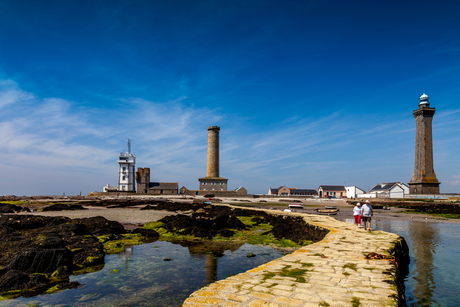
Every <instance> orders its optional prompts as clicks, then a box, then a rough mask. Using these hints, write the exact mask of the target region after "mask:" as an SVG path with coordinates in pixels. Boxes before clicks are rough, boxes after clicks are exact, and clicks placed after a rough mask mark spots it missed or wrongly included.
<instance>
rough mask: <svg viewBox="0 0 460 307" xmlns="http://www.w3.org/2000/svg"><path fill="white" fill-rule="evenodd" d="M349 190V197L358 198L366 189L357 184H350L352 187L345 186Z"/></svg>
mask: <svg viewBox="0 0 460 307" xmlns="http://www.w3.org/2000/svg"><path fill="white" fill-rule="evenodd" d="M345 189H346V190H347V198H356V197H358V195H360V194H365V193H366V191H364V190H363V189H360V188H358V187H357V186H355V185H354V186H350V187H345Z"/></svg>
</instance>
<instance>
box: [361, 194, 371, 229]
mask: <svg viewBox="0 0 460 307" xmlns="http://www.w3.org/2000/svg"><path fill="white" fill-rule="evenodd" d="M373 215H374V209H373V208H372V205H371V202H370V201H369V200H366V202H365V203H364V205H363V206H362V207H361V217H362V219H363V224H364V229H365V230H371V219H372V216H373Z"/></svg>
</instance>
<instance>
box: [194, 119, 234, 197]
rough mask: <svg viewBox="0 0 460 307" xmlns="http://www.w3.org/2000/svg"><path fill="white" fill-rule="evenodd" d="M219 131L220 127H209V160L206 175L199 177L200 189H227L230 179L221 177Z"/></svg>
mask: <svg viewBox="0 0 460 307" xmlns="http://www.w3.org/2000/svg"><path fill="white" fill-rule="evenodd" d="M219 131H220V127H217V126H209V127H208V161H207V169H206V177H203V178H200V179H198V181H199V182H200V190H206V191H212V190H215V191H227V182H228V179H226V178H222V177H219Z"/></svg>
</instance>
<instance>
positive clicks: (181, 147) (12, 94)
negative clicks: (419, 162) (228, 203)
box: [0, 80, 459, 194]
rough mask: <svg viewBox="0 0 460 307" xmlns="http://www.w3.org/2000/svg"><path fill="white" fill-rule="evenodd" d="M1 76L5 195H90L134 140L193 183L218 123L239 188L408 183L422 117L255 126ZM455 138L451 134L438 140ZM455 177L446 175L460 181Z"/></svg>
mask: <svg viewBox="0 0 460 307" xmlns="http://www.w3.org/2000/svg"><path fill="white" fill-rule="evenodd" d="M0 84H2V87H1V88H0V106H2V114H4V115H6V116H2V119H1V120H0V143H1V144H2V151H1V152H0V168H1V169H2V172H7V173H8V174H9V176H6V177H3V178H2V179H0V180H2V181H1V182H0V194H15V193H16V194H53V193H56V192H55V191H67V192H68V193H77V192H78V191H81V190H83V191H84V193H87V192H89V191H94V190H100V189H101V187H102V186H103V185H105V184H106V183H111V184H114V185H115V184H116V171H117V163H116V159H117V155H118V153H119V152H120V151H125V150H126V145H125V143H126V139H127V138H130V139H132V145H133V146H132V149H133V151H134V152H135V154H136V156H137V166H138V167H150V168H151V171H152V180H159V181H175V182H179V183H180V185H181V186H182V185H185V186H187V187H188V188H191V189H194V188H197V186H198V183H197V179H198V178H199V177H202V176H205V172H206V150H207V131H206V128H207V127H208V126H210V125H218V126H221V174H220V175H221V176H223V177H227V178H230V185H231V187H234V188H236V187H237V186H246V187H247V188H248V189H249V190H250V192H251V193H264V192H265V191H266V189H267V188H268V187H269V186H279V185H290V186H296V187H299V188H301V187H304V188H315V187H317V186H318V185H319V184H344V183H346V184H353V185H358V186H360V187H362V188H367V186H369V187H370V186H372V185H374V184H375V182H374V181H373V180H372V182H368V181H367V180H368V179H369V178H374V177H381V178H382V179H381V180H380V181H382V182H383V181H388V180H401V181H404V179H405V177H407V178H409V177H410V173H411V172H412V163H413V162H412V157H413V146H412V145H409V146H408V144H407V143H408V142H413V131H414V130H415V127H414V123H413V122H412V121H410V122H408V121H407V119H402V118H401V119H398V117H395V118H392V121H387V120H383V119H382V118H380V117H378V115H375V116H374V115H369V116H367V117H366V118H360V119H358V120H357V119H354V118H353V116H352V115H350V114H345V113H343V112H339V113H333V114H330V115H325V116H323V117H315V118H306V117H304V118H301V117H296V116H293V117H291V118H287V119H282V118H281V119H280V120H279V121H278V122H269V123H267V124H266V125H265V127H264V129H262V130H260V129H258V130H257V131H255V129H254V128H253V127H252V126H251V125H250V124H248V123H250V121H251V118H250V117H245V114H242V116H236V115H235V114H226V113H225V112H222V110H221V109H211V108H205V107H196V106H195V105H194V103H193V101H191V99H189V98H187V97H185V96H182V97H177V98H176V99H173V100H170V101H148V100H145V99H141V98H129V99H127V98H123V99H119V100H118V101H117V104H119V105H122V108H114V109H107V108H96V107H95V108H87V107H81V106H79V105H78V104H77V103H75V102H70V101H67V100H64V99H60V98H40V97H37V96H36V95H34V94H33V93H28V92H26V91H23V90H21V89H20V87H19V86H18V85H17V84H16V83H14V82H12V81H8V80H7V81H1V83H0ZM458 113H459V111H458V110H452V111H448V112H442V113H440V118H438V120H439V121H441V120H442V121H445V122H455V121H456V120H457V119H456V118H457V117H458V116H457V115H458ZM449 129H451V128H449ZM457 138H458V136H456V137H453V136H443V139H442V140H438V142H442V141H443V140H444V139H445V140H450V141H452V140H455V141H458V140H457ZM395 140H396V141H395ZM450 141H449V142H450ZM457 143H458V142H457ZM450 146H451V148H450V149H449V152H447V153H446V152H443V153H442V154H440V156H442V155H445V156H443V157H444V158H445V159H455V158H453V157H452V154H453V152H454V151H455V149H452V147H455V148H457V149H458V145H455V146H453V145H450ZM435 168H436V166H435ZM439 169H440V170H441V171H440V172H438V175H439V174H443V173H444V172H445V167H444V166H443V164H442V163H440V166H439ZM376 174H379V175H376ZM371 175H372V176H371ZM43 176H45V177H46V179H42V180H40V179H37V178H43ZM441 176H443V175H441ZM440 179H441V178H440ZM449 179H451V178H449ZM457 179H458V178H456V179H455V180H444V181H443V182H444V183H445V185H446V186H447V185H448V186H449V187H451V188H453V187H455V186H457V185H458V180H457ZM441 181H442V180H441Z"/></svg>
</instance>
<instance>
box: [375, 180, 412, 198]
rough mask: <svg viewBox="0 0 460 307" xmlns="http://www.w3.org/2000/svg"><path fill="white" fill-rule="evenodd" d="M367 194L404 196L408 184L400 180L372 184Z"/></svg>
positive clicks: (389, 196) (407, 192) (406, 192)
mask: <svg viewBox="0 0 460 307" xmlns="http://www.w3.org/2000/svg"><path fill="white" fill-rule="evenodd" d="M368 194H374V195H375V196H374V197H388V198H404V196H405V195H406V194H409V186H407V185H406V184H404V183H402V182H389V183H379V184H376V185H375V186H373V187H372V188H371V189H370V190H369V192H368Z"/></svg>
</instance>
